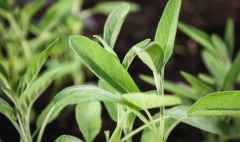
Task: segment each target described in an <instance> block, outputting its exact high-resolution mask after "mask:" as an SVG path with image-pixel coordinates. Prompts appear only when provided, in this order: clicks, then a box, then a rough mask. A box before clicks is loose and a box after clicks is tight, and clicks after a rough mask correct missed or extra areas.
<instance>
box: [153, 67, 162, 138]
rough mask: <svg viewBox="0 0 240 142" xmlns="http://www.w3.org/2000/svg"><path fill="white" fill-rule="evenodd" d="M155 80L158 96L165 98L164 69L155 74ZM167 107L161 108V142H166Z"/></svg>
mask: <svg viewBox="0 0 240 142" xmlns="http://www.w3.org/2000/svg"><path fill="white" fill-rule="evenodd" d="M153 74H154V80H155V85H156V88H157V93H158V95H161V96H164V67H163V68H162V70H161V72H160V73H159V72H154V73H153ZM164 112H165V107H164V106H163V107H160V115H159V119H160V126H159V138H160V142H164V141H165V140H164V131H165V120H164Z"/></svg>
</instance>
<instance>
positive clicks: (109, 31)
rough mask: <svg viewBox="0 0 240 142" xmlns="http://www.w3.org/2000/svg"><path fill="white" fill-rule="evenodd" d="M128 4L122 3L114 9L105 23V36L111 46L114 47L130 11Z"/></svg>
mask: <svg viewBox="0 0 240 142" xmlns="http://www.w3.org/2000/svg"><path fill="white" fill-rule="evenodd" d="M129 9H130V7H129V5H128V4H121V5H119V7H118V8H116V9H114V10H113V11H112V12H111V13H110V15H109V16H108V18H107V20H106V23H105V25H104V32H103V38H104V40H105V41H106V42H107V43H108V45H109V46H110V47H112V48H113V47H114V45H115V42H116V40H117V37H118V35H119V32H120V30H121V27H122V25H123V22H124V20H125V18H126V16H127V14H128V12H129Z"/></svg>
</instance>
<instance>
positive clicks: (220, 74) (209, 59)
mask: <svg viewBox="0 0 240 142" xmlns="http://www.w3.org/2000/svg"><path fill="white" fill-rule="evenodd" d="M202 58H203V62H204V64H205V66H206V67H207V69H208V71H209V72H210V73H211V74H212V76H213V77H214V78H215V79H216V80H217V82H216V83H217V84H218V86H221V85H222V83H223V79H224V76H225V75H226V72H227V70H228V67H226V66H225V65H224V64H223V63H222V62H219V61H218V60H217V59H216V57H214V56H213V55H212V54H210V53H208V52H205V51H204V52H203V53H202Z"/></svg>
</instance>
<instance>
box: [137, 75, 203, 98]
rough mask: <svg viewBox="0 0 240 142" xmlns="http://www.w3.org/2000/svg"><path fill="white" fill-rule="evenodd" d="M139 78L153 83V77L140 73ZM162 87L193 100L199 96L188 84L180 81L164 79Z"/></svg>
mask: <svg viewBox="0 0 240 142" xmlns="http://www.w3.org/2000/svg"><path fill="white" fill-rule="evenodd" d="M140 78H141V79H142V80H143V81H145V82H147V83H149V84H151V85H153V86H154V85H155V82H154V79H153V77H150V76H147V75H143V74H142V75H140ZM164 89H165V90H166V91H168V92H170V93H172V94H174V95H178V96H179V97H184V98H190V99H193V100H197V99H199V97H198V96H197V95H196V94H194V92H193V90H192V88H190V87H189V86H186V85H184V84H182V83H172V82H170V81H167V80H165V81H164Z"/></svg>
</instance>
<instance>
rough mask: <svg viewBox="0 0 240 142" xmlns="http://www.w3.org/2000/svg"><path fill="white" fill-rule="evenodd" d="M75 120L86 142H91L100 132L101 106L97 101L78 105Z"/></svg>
mask: <svg viewBox="0 0 240 142" xmlns="http://www.w3.org/2000/svg"><path fill="white" fill-rule="evenodd" d="M75 114H76V120H77V124H78V127H79V129H80V131H81V133H82V134H83V136H84V139H85V141H86V142H92V141H93V140H94V139H95V137H96V136H97V134H98V133H99V132H100V130H101V123H102V119H101V104H100V102H98V101H91V102H85V103H80V104H78V105H77V106H76V109H75Z"/></svg>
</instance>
